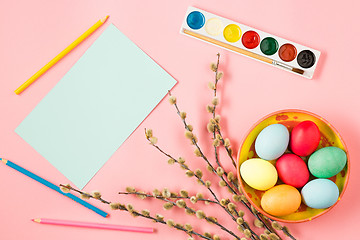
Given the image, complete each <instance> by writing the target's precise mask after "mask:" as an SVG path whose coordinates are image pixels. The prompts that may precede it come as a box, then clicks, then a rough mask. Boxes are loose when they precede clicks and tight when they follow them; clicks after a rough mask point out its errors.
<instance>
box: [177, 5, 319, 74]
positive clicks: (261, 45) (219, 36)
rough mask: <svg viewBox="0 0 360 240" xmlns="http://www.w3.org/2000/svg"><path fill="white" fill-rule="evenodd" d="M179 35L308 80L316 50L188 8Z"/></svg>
mask: <svg viewBox="0 0 360 240" xmlns="http://www.w3.org/2000/svg"><path fill="white" fill-rule="evenodd" d="M180 33H181V34H184V35H187V36H190V37H194V38H196V39H199V40H202V41H204V42H207V43H210V44H213V45H216V46H219V47H222V48H224V49H227V50H230V51H233V52H235V53H239V54H242V55H245V56H247V57H250V58H253V59H256V60H258V61H261V62H264V63H267V64H271V65H273V66H275V67H278V68H281V69H284V70H287V71H290V72H292V73H294V74H297V75H300V76H303V77H306V78H309V79H311V78H312V77H313V75H314V72H315V68H316V65H317V63H318V61H319V58H320V51H318V50H315V49H312V48H309V47H306V46H303V45H300V44H298V43H295V42H292V41H289V40H286V39H284V38H281V37H278V36H275V35H273V34H269V33H266V32H263V31H260V30H257V29H255V28H252V27H249V26H246V25H244V24H241V23H238V22H234V21H232V20H229V19H226V18H223V17H220V16H217V15H215V14H212V13H209V12H206V11H204V10H202V9H198V8H195V7H189V8H188V10H187V12H186V17H185V19H184V21H183V24H182V26H181V30H180Z"/></svg>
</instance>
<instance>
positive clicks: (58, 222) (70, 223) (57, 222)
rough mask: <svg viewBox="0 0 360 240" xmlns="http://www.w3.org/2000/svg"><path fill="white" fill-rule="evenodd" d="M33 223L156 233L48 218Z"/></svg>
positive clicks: (152, 230) (137, 228) (132, 228)
mask: <svg viewBox="0 0 360 240" xmlns="http://www.w3.org/2000/svg"><path fill="white" fill-rule="evenodd" d="M32 221H34V222H36V223H42V224H52V225H62V226H71V227H86V228H98V229H108V230H119V231H128V232H141V233H153V232H154V229H153V228H148V227H134V226H122V225H112V224H103V223H91V222H77V221H68V220H57V219H47V218H36V219H32Z"/></svg>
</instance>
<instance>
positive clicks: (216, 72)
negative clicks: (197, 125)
mask: <svg viewBox="0 0 360 240" xmlns="http://www.w3.org/2000/svg"><path fill="white" fill-rule="evenodd" d="M219 63H220V53H218V54H217V62H216V70H215V87H214V97H216V90H217V89H216V88H217V83H218V81H219V79H218V70H219ZM215 109H216V106H215V105H214V111H213V118H214V119H215ZM215 138H216V133H215V131H214V139H215ZM214 150H215V159H216V163H217V164H218V166H221V164H220V161H219V154H218V151H217V146H214ZM234 163H235V162H234Z"/></svg>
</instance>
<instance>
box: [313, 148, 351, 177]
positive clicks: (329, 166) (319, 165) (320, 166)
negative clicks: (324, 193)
mask: <svg viewBox="0 0 360 240" xmlns="http://www.w3.org/2000/svg"><path fill="white" fill-rule="evenodd" d="M346 161H347V157H346V153H345V152H344V151H343V150H342V149H340V148H337V147H324V148H320V149H319V150H317V151H316V152H314V153H313V154H311V156H310V158H309V161H308V167H309V171H310V173H311V174H312V175H314V176H315V177H318V178H329V177H332V176H334V175H336V174H338V173H339V172H340V171H341V170H342V169H343V168H344V167H345V164H346Z"/></svg>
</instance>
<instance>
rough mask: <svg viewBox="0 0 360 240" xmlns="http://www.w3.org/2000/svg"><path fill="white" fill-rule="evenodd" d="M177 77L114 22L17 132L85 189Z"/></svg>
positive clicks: (173, 83) (74, 182)
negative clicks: (156, 61) (161, 65)
mask: <svg viewBox="0 0 360 240" xmlns="http://www.w3.org/2000/svg"><path fill="white" fill-rule="evenodd" d="M175 83H176V81H175V80H174V79H173V78H172V77H171V76H170V75H169V74H168V73H167V72H165V71H164V69H162V68H161V67H160V66H159V65H157V64H156V63H155V62H154V61H153V60H152V59H151V58H150V57H149V56H148V55H146V54H145V53H144V52H143V51H142V50H141V49H140V48H138V47H137V46H136V45H135V44H134V43H133V42H131V41H130V40H129V39H128V38H127V37H126V36H125V35H123V34H122V33H121V32H120V31H119V30H118V29H117V28H116V27H115V26H114V25H112V24H111V25H109V27H108V28H107V29H106V30H105V31H104V32H103V33H102V34H101V36H100V37H99V38H98V39H97V40H96V41H95V42H94V44H92V46H91V47H90V48H89V49H88V50H87V51H86V52H85V54H84V55H83V56H82V57H81V58H80V59H79V61H77V63H76V64H75V65H74V66H73V67H72V68H71V69H70V71H69V72H67V73H66V75H65V76H64V77H63V78H62V79H61V80H60V81H59V83H58V84H57V85H56V86H55V87H54V88H53V89H52V90H51V91H50V92H49V93H48V94H47V96H46V97H44V99H43V100H42V101H41V102H40V103H39V104H38V105H37V106H36V107H35V109H34V110H33V111H32V112H31V113H30V114H29V115H28V116H27V117H26V118H25V120H24V121H23V122H22V123H21V124H20V125H19V126H18V127H17V128H16V129H15V132H16V133H17V134H19V135H20V136H21V137H22V138H23V139H24V140H25V141H26V142H28V143H29V144H30V145H31V146H32V147H33V148H34V149H35V150H36V151H38V152H39V153H40V154H41V155H42V156H43V157H44V158H46V159H47V160H48V161H49V162H50V163H51V164H52V165H54V166H55V167H56V168H57V169H58V170H59V171H60V172H61V173H62V174H64V175H65V176H66V177H67V178H68V179H69V180H70V181H71V182H72V183H73V184H75V185H76V186H77V187H78V188H80V189H82V188H83V187H84V186H85V185H86V184H87V183H88V182H89V181H90V179H91V178H92V177H93V176H94V175H95V174H96V172H98V171H99V170H100V168H101V167H102V166H103V165H104V164H105V162H106V161H107V160H108V159H109V158H110V156H111V155H112V154H113V153H114V152H115V151H116V150H117V149H118V148H119V147H120V145H121V144H122V143H123V142H124V141H125V140H126V139H127V138H128V137H129V136H130V134H131V133H132V132H133V131H134V130H135V129H136V128H137V127H138V126H139V125H140V123H141V122H142V121H143V120H144V119H145V118H146V116H147V115H148V114H149V113H150V112H151V111H152V110H153V108H154V107H155V106H156V105H157V104H158V103H159V102H160V100H161V99H162V98H163V97H164V96H165V95H166V94H167V91H168V90H169V89H171V88H172V87H173V86H174V85H175ZM119 161H121V160H119ZM139 161H140V159H139Z"/></svg>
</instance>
